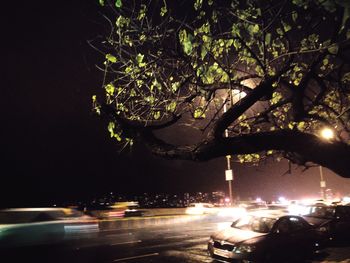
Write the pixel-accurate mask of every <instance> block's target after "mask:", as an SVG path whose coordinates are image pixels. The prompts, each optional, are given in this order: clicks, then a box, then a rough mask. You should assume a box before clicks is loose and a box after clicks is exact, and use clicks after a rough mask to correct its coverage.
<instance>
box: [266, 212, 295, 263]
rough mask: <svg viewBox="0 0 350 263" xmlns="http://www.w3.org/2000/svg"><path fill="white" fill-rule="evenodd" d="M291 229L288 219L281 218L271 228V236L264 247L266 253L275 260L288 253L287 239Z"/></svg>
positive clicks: (289, 241)
mask: <svg viewBox="0 0 350 263" xmlns="http://www.w3.org/2000/svg"><path fill="white" fill-rule="evenodd" d="M290 232H291V229H290V224H289V219H288V217H282V218H280V219H279V220H277V222H276V223H275V225H274V226H273V228H272V230H271V235H270V238H269V240H268V244H267V246H266V251H267V253H271V254H273V256H274V257H276V258H283V257H285V256H286V254H287V253H289V247H290V246H291V240H290V238H289V235H290Z"/></svg>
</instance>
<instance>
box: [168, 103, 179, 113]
mask: <svg viewBox="0 0 350 263" xmlns="http://www.w3.org/2000/svg"><path fill="white" fill-rule="evenodd" d="M176 105H177V104H176V101H172V102H170V103H169V104H168V105H167V107H166V109H167V110H168V111H170V112H174V111H175V110H176Z"/></svg>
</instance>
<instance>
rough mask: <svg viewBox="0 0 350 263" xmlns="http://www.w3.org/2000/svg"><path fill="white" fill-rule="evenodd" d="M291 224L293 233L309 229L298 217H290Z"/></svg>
mask: <svg viewBox="0 0 350 263" xmlns="http://www.w3.org/2000/svg"><path fill="white" fill-rule="evenodd" d="M289 224H290V225H289V227H290V230H291V231H300V230H303V229H305V228H306V227H307V223H306V222H304V221H303V220H302V219H301V218H298V217H290V218H289Z"/></svg>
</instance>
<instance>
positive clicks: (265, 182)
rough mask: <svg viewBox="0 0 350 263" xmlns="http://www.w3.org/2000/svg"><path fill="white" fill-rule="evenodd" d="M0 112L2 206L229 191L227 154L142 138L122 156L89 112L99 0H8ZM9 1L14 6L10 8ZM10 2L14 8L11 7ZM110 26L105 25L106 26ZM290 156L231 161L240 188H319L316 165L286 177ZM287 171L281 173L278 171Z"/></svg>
mask: <svg viewBox="0 0 350 263" xmlns="http://www.w3.org/2000/svg"><path fill="white" fill-rule="evenodd" d="M7 5H9V6H7V8H6V10H7V11H6V12H4V13H5V14H4V15H3V17H2V18H1V20H2V21H1V22H2V24H3V25H6V26H5V32H4V33H3V35H6V36H7V37H6V39H5V40H3V43H2V44H3V45H4V52H3V53H4V55H3V58H4V60H3V61H2V64H3V66H4V70H3V76H4V77H3V82H2V84H1V98H2V100H1V109H2V111H1V112H2V114H1V115H0V123H1V129H0V130H1V136H0V146H1V147H0V149H1V150H0V151H1V156H2V157H1V166H0V169H1V175H2V176H1V191H0V196H1V198H0V203H1V205H2V206H12V205H14V206H20V205H35V204H40V202H47V201H53V202H54V201H64V200H75V199H83V198H91V197H94V196H98V195H100V194H103V193H105V192H109V191H114V192H119V193H121V194H138V193H142V192H169V193H179V192H197V191H206V192H208V191H216V190H223V191H227V183H226V182H225V181H224V170H225V167H226V166H225V159H224V158H219V159H215V160H212V161H209V162H206V163H193V162H189V161H178V160H174V161H171V160H163V159H160V158H157V157H153V156H151V155H150V154H149V153H148V152H147V151H145V149H143V147H142V146H135V148H134V149H132V151H131V152H128V150H126V151H125V152H124V153H123V154H121V155H120V154H118V150H117V147H116V145H115V143H114V141H113V140H112V139H111V138H109V134H108V132H107V128H106V123H105V122H104V121H103V120H100V119H99V118H98V117H97V116H96V115H94V114H92V112H91V96H92V95H93V94H96V93H99V92H100V91H99V87H100V86H101V80H102V76H101V73H100V72H99V71H98V70H97V69H96V68H95V67H94V64H97V63H100V61H99V59H101V58H100V57H99V55H98V54H97V53H96V52H95V51H94V50H93V49H92V48H91V47H90V46H89V45H88V44H87V40H88V39H91V38H93V37H96V36H97V35H98V34H99V33H101V32H100V29H101V28H103V27H102V25H101V24H99V22H98V21H99V20H101V19H100V18H101V14H100V13H99V10H98V1H95V0H92V1H85V0H78V1H73V2H72V3H63V2H57V3H55V6H51V5H49V4H48V3H47V2H44V1H34V2H33V1H32V2H24V3H20V4H19V3H17V2H16V3H9V1H8V2H7ZM10 5H12V6H10ZM10 10H11V11H10ZM104 26H106V24H104ZM287 169H288V165H287V163H286V162H281V163H275V162H269V163H268V164H267V165H263V166H261V167H256V166H244V165H241V164H238V163H234V164H233V170H234V174H235V181H234V184H233V193H234V196H237V195H239V196H240V197H241V198H248V197H253V198H254V197H255V196H256V197H257V196H259V197H262V198H265V199H268V198H272V197H273V196H274V195H285V196H287V197H289V198H295V197H297V196H299V195H317V194H318V191H319V172H318V168H317V167H316V168H311V169H309V170H307V171H306V172H304V173H301V169H297V170H295V166H293V171H292V174H291V175H288V174H287V175H283V174H284V173H285V172H286V171H287ZM282 175H283V176H282ZM325 178H326V182H327V188H332V189H333V190H334V192H335V193H336V192H339V193H341V194H345V193H347V192H348V193H350V179H344V178H341V177H339V176H337V175H335V174H334V173H332V172H330V171H328V170H326V169H325Z"/></svg>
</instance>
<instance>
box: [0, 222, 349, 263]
mask: <svg viewBox="0 0 350 263" xmlns="http://www.w3.org/2000/svg"><path fill="white" fill-rule="evenodd" d="M229 224H230V220H229V219H228V218H220V217H216V216H215V217H214V216H211V217H205V218H204V219H201V220H194V221H191V222H187V223H177V224H171V225H162V226H151V227H145V228H135V229H113V228H105V229H102V230H101V232H100V233H99V235H98V237H90V238H77V239H75V240H70V241H69V242H66V243H65V244H62V245H57V246H41V247H30V248H16V249H12V250H8V251H5V252H4V253H1V258H0V262H3V263H7V262H9V263H13V262H26V263H27V262H50V263H51V262H52V263H56V262H57V263H58V262H60V263H61V262H62V263H63V262H64V263H70V262H75V263H80V262H84V263H97V262H98V263H113V262H121V263H122V262H124V263H146V262H147V263H164V262H169V263H175V262H176V263H205V262H213V261H212V260H211V258H210V257H209V256H208V255H207V251H206V246H207V241H208V238H209V236H210V234H211V233H213V232H215V231H218V230H219V229H220V228H222V227H225V226H228V225H229ZM308 262H313V263H316V262H317V263H318V262H324V263H325V262H327V263H329V262H341V263H345V262H349V263H350V245H348V246H337V247H332V248H329V249H326V250H325V251H324V252H323V253H321V254H319V255H316V256H315V258H313V259H312V260H309V261H308Z"/></svg>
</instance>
